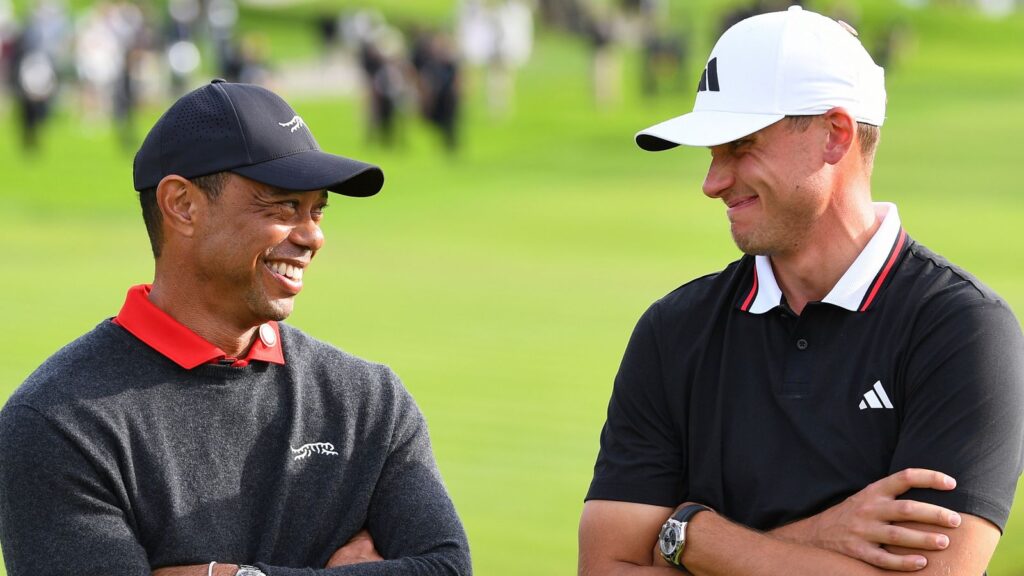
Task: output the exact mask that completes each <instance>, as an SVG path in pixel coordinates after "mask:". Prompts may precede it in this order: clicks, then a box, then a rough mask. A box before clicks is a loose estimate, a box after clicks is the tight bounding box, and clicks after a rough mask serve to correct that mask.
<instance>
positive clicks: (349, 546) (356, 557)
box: [326, 530, 384, 568]
mask: <svg viewBox="0 0 1024 576" xmlns="http://www.w3.org/2000/svg"><path fill="white" fill-rule="evenodd" d="M383 559H384V557H383V556H381V555H380V553H379V552H377V548H376V547H375V546H374V544H373V538H372V537H371V536H370V532H369V531H367V530H361V531H359V533H357V534H356V535H355V536H353V537H352V539H351V540H349V541H348V542H346V543H345V545H344V546H342V547H341V548H338V549H337V550H335V551H334V554H331V559H330V560H328V561H327V566H326V567H327V568H335V567H337V566H347V565H349V564H359V563H362V562H378V561H380V560H383Z"/></svg>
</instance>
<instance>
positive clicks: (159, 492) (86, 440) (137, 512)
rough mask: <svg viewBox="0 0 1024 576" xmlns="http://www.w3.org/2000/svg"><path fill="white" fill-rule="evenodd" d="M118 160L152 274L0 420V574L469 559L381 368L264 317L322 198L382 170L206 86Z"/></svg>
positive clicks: (413, 425) (278, 112) (422, 442)
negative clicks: (127, 162)
mask: <svg viewBox="0 0 1024 576" xmlns="http://www.w3.org/2000/svg"><path fill="white" fill-rule="evenodd" d="M134 172H135V188H136V189H137V190H138V191H139V194H140V201H141V204H142V210H143V217H144V219H145V222H146V227H147V230H148V232H149V236H150V241H151V244H152V248H153V253H154V255H155V258H156V273H155V278H154V281H153V284H152V285H140V286H135V287H133V288H131V289H130V290H129V292H128V297H127V299H126V301H125V304H124V306H123V308H122V309H121V311H120V313H119V314H118V315H117V317H115V318H113V319H110V320H107V321H104V322H102V323H101V324H100V325H99V326H97V327H96V328H95V329H94V330H92V331H91V332H89V333H88V334H86V335H84V336H82V337H81V338H79V339H78V340H76V341H74V342H72V343H71V344H70V345H68V346H66V347H65V348H63V349H62V350H60V351H59V352H57V353H56V354H55V355H53V356H52V357H51V358H50V359H48V360H47V361H46V362H45V363H43V365H42V366H41V367H40V368H39V369H38V370H36V371H35V372H34V373H33V374H32V375H31V376H30V377H29V378H28V380H26V382H25V383H24V384H23V385H22V386H21V388H19V390H18V391H17V392H15V394H14V395H13V396H12V397H11V398H10V399H9V401H8V402H7V405H6V406H5V407H4V409H3V412H2V413H0V542H2V544H3V553H4V561H5V563H6V566H7V573H8V574H9V575H10V576H22V575H42V574H62V575H63V574H66V575H72V574H89V575H101V574H103V575H118V576H124V575H135V576H149V575H150V574H151V573H152V574H154V575H156V576H176V575H177V576H204V575H205V576H213V575H216V576H258V575H261V574H266V575H269V576H292V575H296V576H297V575H299V574H303V575H313V574H324V575H331V574H338V575H341V574H345V575H353V576H358V575H363V574H365V575H370V574H373V575H386V574H396V575H397V574H422V575H435V574H436V575H442V574H444V575H454V574H469V573H470V571H471V569H470V560H469V551H468V545H467V542H466V536H465V533H464V531H463V529H462V526H461V523H460V522H459V519H458V516H457V515H456V513H455V510H454V507H453V505H452V502H451V500H450V499H449V497H448V495H447V493H446V490H445V488H444V485H443V483H442V481H441V477H440V475H439V473H438V470H437V467H436V465H435V463H434V459H433V455H432V453H431V448H430V442H429V438H428V435H427V429H426V424H425V422H424V420H423V416H422V415H421V413H420V412H419V410H418V408H417V407H416V404H415V403H414V402H413V400H412V398H411V397H410V395H409V394H408V392H407V391H406V390H405V388H404V387H403V386H402V384H401V382H400V381H399V380H398V378H397V376H395V374H394V373H393V372H391V370H389V369H388V368H387V367H385V366H382V365H379V364H372V363H370V362H366V361H364V360H361V359H359V358H355V357H353V356H351V355H349V354H346V353H344V352H342V351H340V350H338V349H336V348H333V347H331V346H329V345H327V344H325V343H323V342H320V341H318V340H315V339H313V338H311V337H309V336H307V335H305V334H303V333H302V332H300V331H299V330H297V329H295V328H291V327H289V326H287V325H285V324H279V323H278V322H280V321H281V320H284V319H285V318H286V317H287V316H288V315H289V314H290V313H291V310H292V305H293V301H294V298H295V296H296V295H297V294H298V293H299V291H300V290H301V289H302V285H303V275H304V272H305V270H306V268H307V267H308V266H309V265H310V263H311V260H312V259H313V256H315V255H316V252H317V251H318V250H319V249H320V247H321V246H322V244H323V241H324V239H323V234H322V233H321V230H320V225H319V224H320V220H321V218H322V217H323V211H324V207H325V206H326V205H327V196H328V195H327V191H331V192H336V193H339V194H343V195H347V196H371V195H373V194H376V193H377V192H378V191H379V190H380V188H381V186H382V185H383V181H384V177H383V174H382V172H381V170H380V169H379V168H377V167H376V166H372V165H369V164H365V163H362V162H359V161H356V160H351V159H348V158H343V157H340V156H335V155H331V154H327V153H324V152H322V151H320V149H319V147H318V146H317V143H316V141H315V140H314V138H313V135H312V134H311V132H310V131H309V128H308V127H307V126H306V124H305V122H304V121H303V120H302V118H301V116H299V115H298V114H296V113H295V111H294V110H293V109H292V108H291V107H290V106H289V105H288V104H287V103H285V102H284V101H283V100H282V99H281V98H279V97H278V96H276V95H275V94H273V93H271V92H269V91H267V90H265V89H263V88H259V87H257V86H251V85H244V84H229V83H224V82H222V81H214V82H213V83H211V84H209V85H207V86H204V87H202V88H199V89H198V90H195V91H194V92H192V93H190V94H188V95H186V96H184V97H183V98H182V99H180V100H179V101H178V102H176V103H175V104H174V105H173V106H172V107H171V108H170V109H169V110H168V111H167V112H166V113H165V114H164V115H163V117H161V118H160V120H159V121H157V123H156V125H155V126H154V127H153V129H152V130H151V131H150V133H149V135H148V136H147V137H146V140H145V142H144V143H143V145H142V148H141V149H140V150H139V152H138V154H137V155H136V158H135V170H134Z"/></svg>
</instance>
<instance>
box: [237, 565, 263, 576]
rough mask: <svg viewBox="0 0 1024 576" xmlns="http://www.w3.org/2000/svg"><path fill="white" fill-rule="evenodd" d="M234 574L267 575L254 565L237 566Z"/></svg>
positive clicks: (238, 575)
mask: <svg viewBox="0 0 1024 576" xmlns="http://www.w3.org/2000/svg"><path fill="white" fill-rule="evenodd" d="M235 576H267V575H266V573H264V572H263V570H260V569H259V568H257V567H255V566H239V567H238V572H235Z"/></svg>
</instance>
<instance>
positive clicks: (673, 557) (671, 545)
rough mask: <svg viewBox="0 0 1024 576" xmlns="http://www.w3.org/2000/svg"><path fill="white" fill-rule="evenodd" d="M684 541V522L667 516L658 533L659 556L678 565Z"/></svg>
mask: <svg viewBox="0 0 1024 576" xmlns="http://www.w3.org/2000/svg"><path fill="white" fill-rule="evenodd" d="M685 543H686V522H680V521H678V520H676V519H675V518H669V519H668V520H667V521H666V522H665V524H664V525H662V527H661V533H660V534H659V535H658V549H659V550H660V551H661V557H662V558H664V559H665V561H666V562H668V563H669V564H671V565H673V566H679V556H680V555H681V554H680V553H681V552H682V551H683V545H684V544H685Z"/></svg>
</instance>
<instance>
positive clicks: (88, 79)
mask: <svg viewBox="0 0 1024 576" xmlns="http://www.w3.org/2000/svg"><path fill="white" fill-rule="evenodd" d="M237 20H238V8H237V6H236V5H235V3H234V0H205V1H204V2H203V3H202V4H201V3H200V0H170V1H169V2H168V3H167V9H166V13H164V14H161V13H155V12H154V8H153V4H151V3H148V2H147V3H143V2H131V1H127V0H112V1H102V2H97V3H95V4H93V5H91V6H89V7H88V8H87V9H85V10H83V11H82V12H80V13H78V14H75V15H74V16H73V15H72V14H71V13H70V12H69V11H68V9H67V6H66V5H65V4H64V3H63V2H61V1H60V0H38V1H36V2H35V3H34V4H33V5H32V6H31V8H30V9H29V10H28V12H27V14H26V15H25V17H24V18H23V19H22V21H21V22H20V23H19V22H18V21H17V20H16V19H15V18H14V15H13V12H12V10H11V6H10V0H0V71H2V74H3V76H4V78H5V79H6V82H5V83H4V92H5V93H6V94H7V95H8V96H9V97H10V98H9V99H10V100H11V101H12V102H13V103H14V108H15V110H14V115H15V117H16V118H17V120H18V124H19V126H20V133H21V136H20V137H21V143H22V148H23V149H24V150H25V151H26V152H29V153H32V152H34V151H36V150H37V149H38V148H39V146H40V142H39V139H40V132H41V129H42V127H43V125H44V123H45V121H46V120H47V118H48V117H49V116H50V115H51V114H52V113H53V111H54V107H55V106H56V105H57V104H58V103H65V102H67V105H68V106H69V107H72V108H74V109H76V112H77V114H78V116H79V117H80V118H81V119H82V121H83V123H85V124H90V123H102V122H106V121H108V120H109V121H112V122H113V123H114V125H115V126H116V128H117V132H118V134H119V140H120V142H121V143H122V145H123V146H125V148H128V149H133V148H134V147H135V146H136V145H137V142H136V137H135V130H134V123H133V119H134V112H135V110H136V108H137V107H138V104H139V102H140V101H142V100H152V99H157V98H162V97H164V96H169V97H177V96H179V95H181V94H182V93H183V92H184V91H186V90H187V89H189V88H190V87H191V82H192V77H193V74H195V73H196V72H197V71H198V70H199V68H200V64H201V61H202V58H201V55H200V54H201V45H200V40H199V39H200V38H204V39H206V40H205V42H207V44H208V53H210V54H211V55H212V60H213V63H212V64H211V66H210V70H211V71H212V72H213V73H214V74H216V75H219V76H222V77H224V78H227V79H231V80H235V81H249V82H261V81H263V79H264V76H265V74H266V72H265V67H264V64H263V57H262V53H261V51H260V50H259V49H258V48H259V46H258V45H255V44H253V43H251V42H249V39H246V41H244V42H243V41H242V40H240V39H239V38H238V37H237V36H236V34H235V25H236V23H237Z"/></svg>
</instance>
